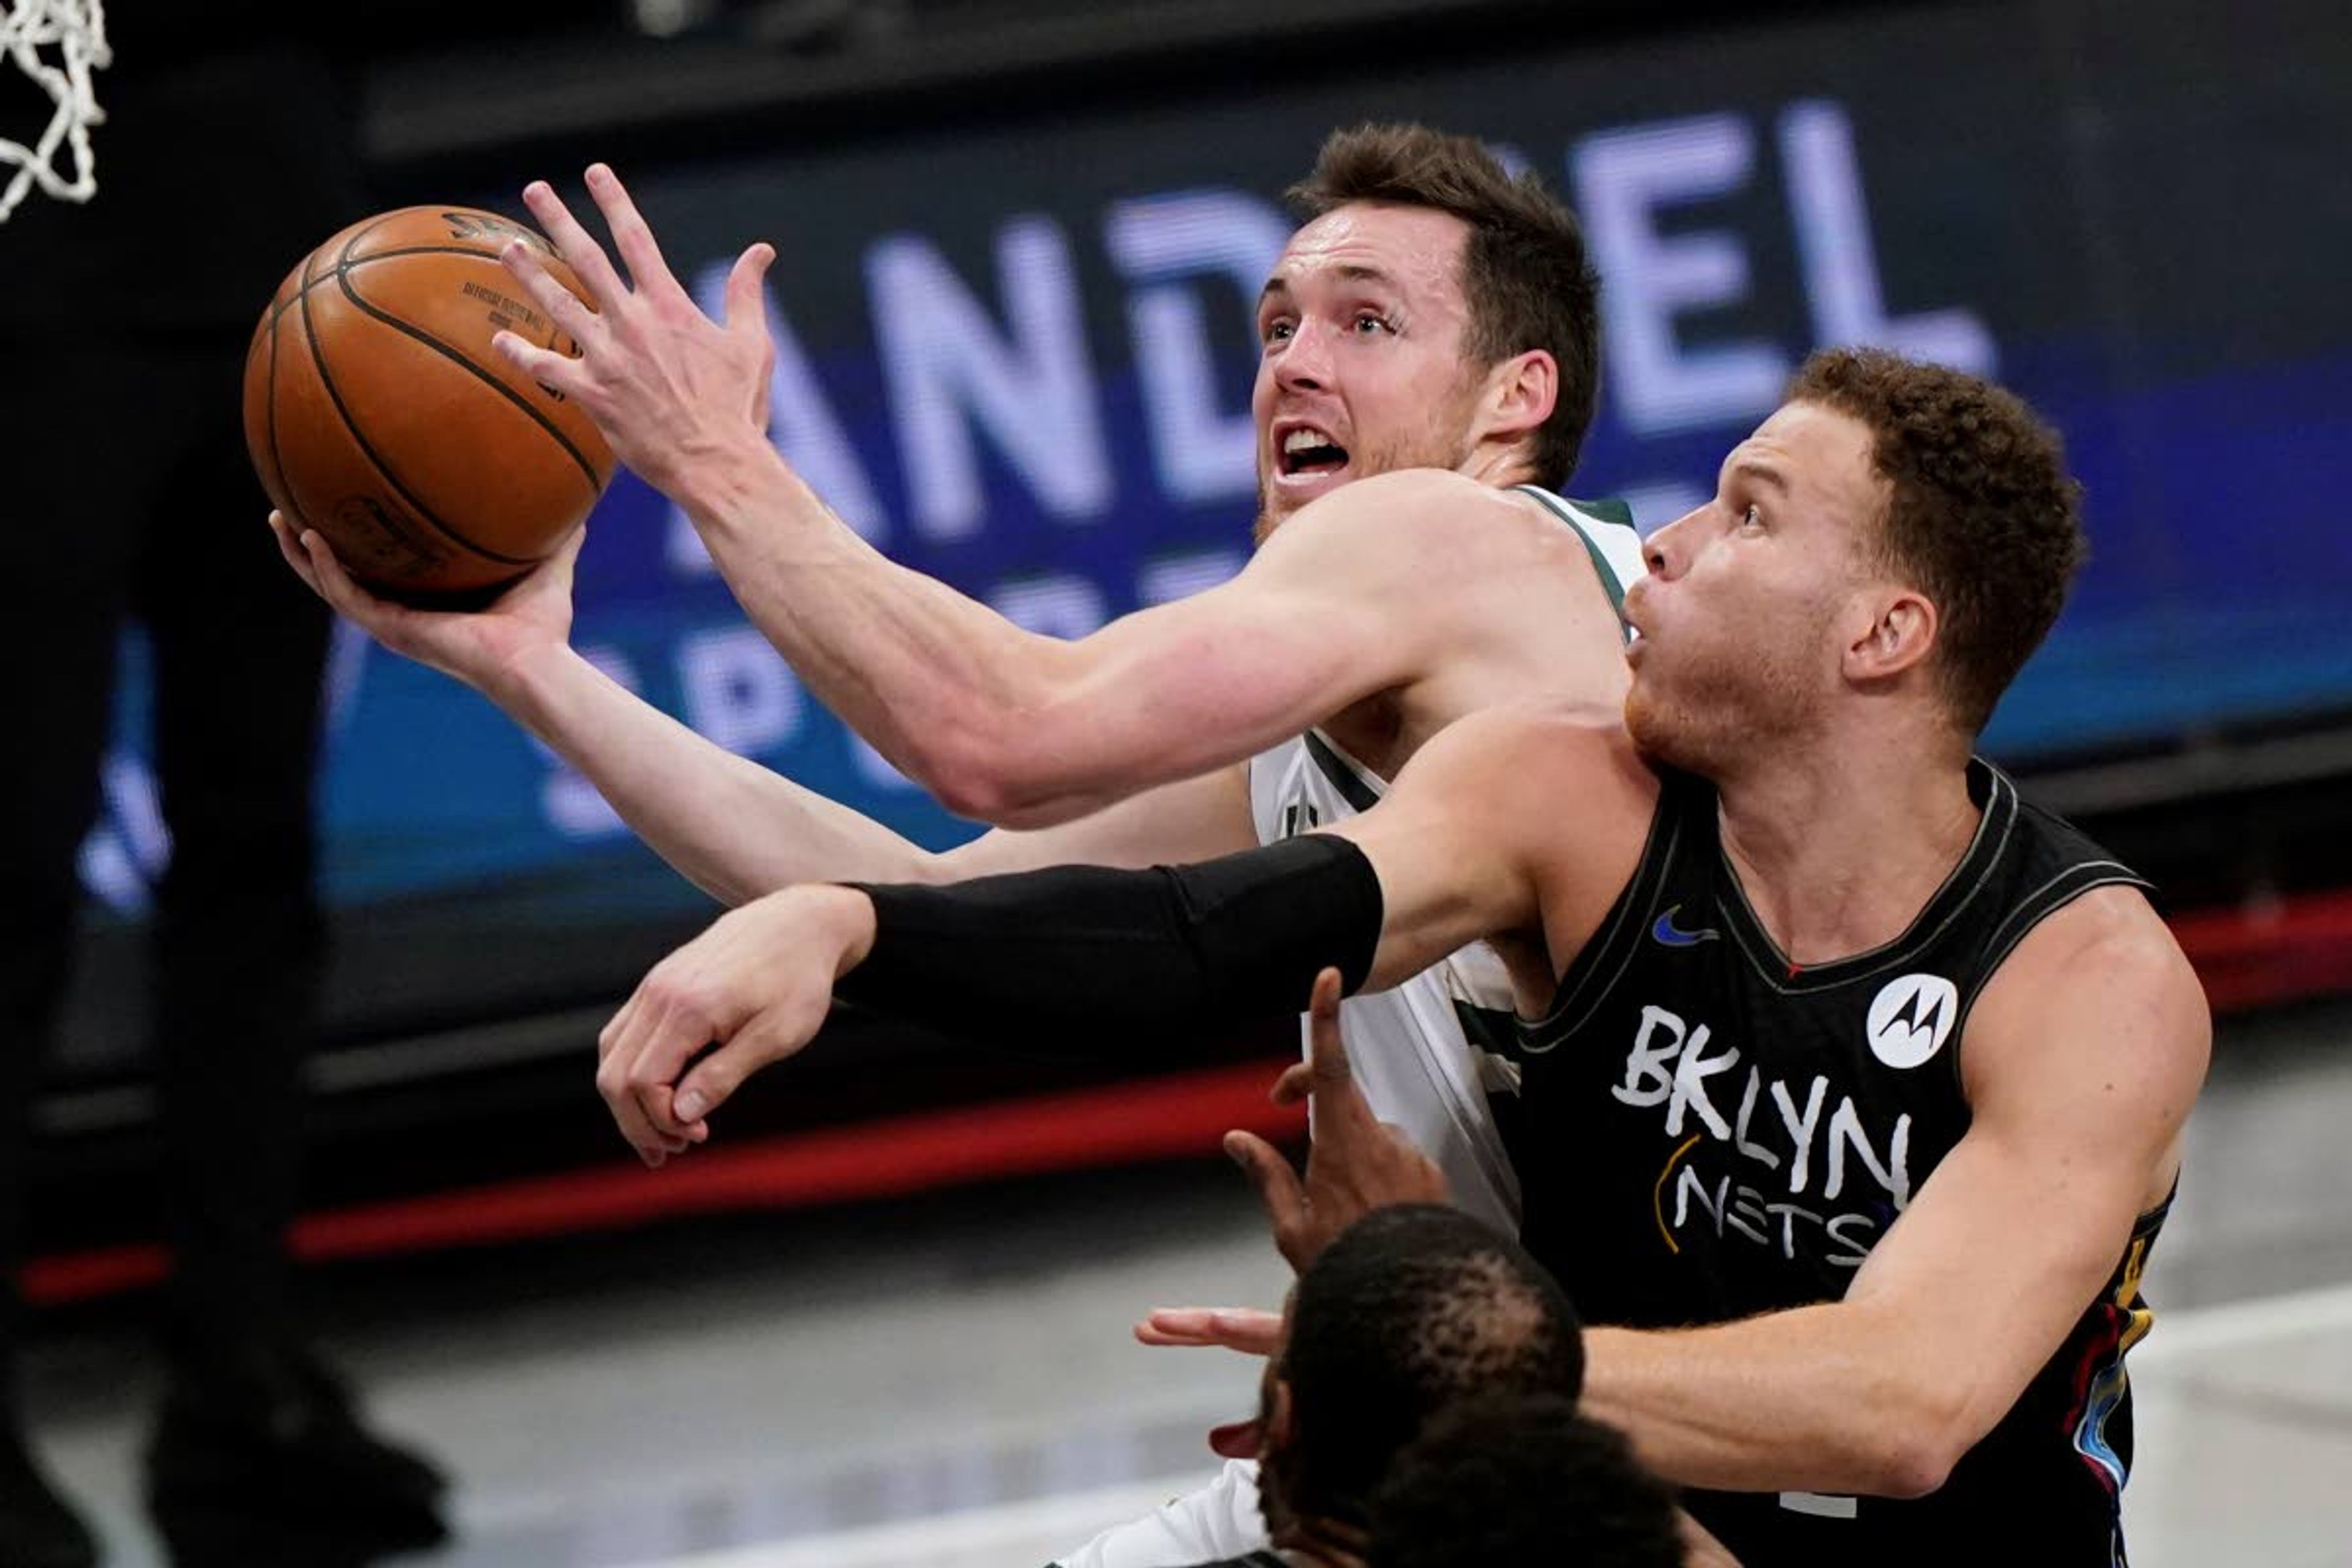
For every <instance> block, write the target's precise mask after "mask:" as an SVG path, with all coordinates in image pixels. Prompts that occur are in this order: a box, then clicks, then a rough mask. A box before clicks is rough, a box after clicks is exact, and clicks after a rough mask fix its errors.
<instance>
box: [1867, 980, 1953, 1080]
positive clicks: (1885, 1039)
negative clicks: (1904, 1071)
mask: <svg viewBox="0 0 2352 1568" xmlns="http://www.w3.org/2000/svg"><path fill="white" fill-rule="evenodd" d="M1959 1016H1960V994H1959V991H1958V988H1957V987H1955V986H1954V985H1953V984H1952V983H1951V982H1950V981H1948V980H1947V979H1945V978H1944V977H1943V976H1942V975H1940V974H1906V975H1904V976H1903V977H1902V978H1901V979H1899V980H1890V981H1888V982H1887V983H1886V984H1885V985H1884V986H1883V987H1881V988H1880V990H1879V993H1878V995H1877V997H1876V999H1875V1000H1874V1001H1873V1002H1872V1003H1871V1004H1870V1024H1869V1029H1870V1054H1871V1055H1872V1056H1874V1057H1876V1058H1878V1059H1879V1060H1880V1061H1883V1062H1885V1064H1886V1065H1887V1066H1888V1067H1891V1068H1916V1067H1917V1066H1918V1065H1919V1064H1920V1063H1921V1062H1924V1061H1926V1060H1927V1058H1929V1057H1932V1056H1934V1055H1935V1054H1936V1052H1937V1050H1939V1049H1941V1048H1942V1047H1943V1044H1944V1037H1946V1036H1947V1035H1949V1034H1950V1033H1951V1032H1952V1026H1953V1024H1954V1023H1956V1022H1958V1019H1959Z"/></svg>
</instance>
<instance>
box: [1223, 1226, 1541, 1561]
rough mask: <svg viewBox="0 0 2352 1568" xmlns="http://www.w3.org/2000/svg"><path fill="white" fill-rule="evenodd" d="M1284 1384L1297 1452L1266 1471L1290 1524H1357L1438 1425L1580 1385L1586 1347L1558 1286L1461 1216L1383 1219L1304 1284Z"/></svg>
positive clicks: (1356, 1233) (1357, 1233)
mask: <svg viewBox="0 0 2352 1568" xmlns="http://www.w3.org/2000/svg"><path fill="white" fill-rule="evenodd" d="M1277 1373H1278V1375H1279V1376H1281V1377H1282V1378H1283V1379H1284V1380H1285V1381H1286V1382H1287V1383H1288V1384H1289V1385H1290V1401H1291V1415H1292V1422H1293V1433H1292V1441H1291V1442H1289V1443H1288V1444H1286V1445H1283V1446H1282V1451H1281V1452H1279V1453H1269V1454H1268V1455H1267V1456H1266V1457H1265V1464H1266V1465H1267V1467H1268V1468H1269V1469H1270V1470H1273V1471H1274V1472H1276V1473H1275V1474H1274V1475H1273V1476H1272V1477H1271V1479H1273V1480H1274V1482H1275V1484H1276V1485H1278V1486H1279V1488H1280V1489H1281V1495H1282V1498H1283V1501H1284V1503H1285V1505H1286V1509H1287V1510H1288V1511H1289V1513H1290V1514H1292V1515H1293V1516H1294V1517H1301V1518H1314V1519H1323V1520H1329V1521H1334V1522H1337V1523H1343V1524H1351V1525H1359V1526H1360V1525H1361V1524H1362V1523H1363V1522H1364V1519H1365V1515H1366V1511H1367V1509H1368V1506H1369V1501H1370V1497H1371V1494H1372V1490H1373V1489H1374V1488H1375V1487H1376V1486H1377V1485H1378V1484H1379V1482H1380V1479H1381V1475H1382V1473H1383V1472H1385V1471H1386V1470H1387V1468H1388V1467H1389V1465H1390V1462H1391V1460H1393V1459H1394V1458H1395V1457H1396V1455H1397V1453H1398V1451H1399V1450H1400V1449H1402V1448H1403V1447H1404V1446H1405V1445H1406V1444H1407V1443H1410V1442H1411V1441H1412V1439H1413V1438H1414V1436H1417V1435H1418V1434H1419V1433H1420V1431H1421V1428H1422V1426H1423V1423H1425V1422H1426V1421H1427V1420H1428V1419H1429V1417H1430V1416H1431V1415H1434V1414H1435V1413H1436V1412H1437V1411H1439V1410H1441V1409H1443V1408H1444V1407H1445V1406H1446V1405H1451V1404H1453V1403H1454V1402H1455V1401H1456V1400H1458V1399H1461V1398H1462V1397H1464V1396H1465V1394H1474V1393H1522V1394H1538V1393H1540V1394H1558V1395H1559V1396H1561V1397H1563V1398H1566V1399H1570V1400H1572V1399H1574V1398H1575V1397H1576V1396H1577V1394H1579V1392H1580V1390H1581V1389H1582V1387H1583V1384H1584V1340H1583V1333H1582V1328H1581V1325H1580V1323H1579V1322H1578V1321H1577V1317H1576V1311H1575V1309H1574V1308H1573V1307H1571V1306H1570V1304H1569V1300H1568V1297H1567V1295H1566V1294H1565V1293H1564V1292H1563V1291H1562V1290H1561V1289H1560V1288H1559V1283H1558V1281H1556V1280H1555V1279H1552V1277H1551V1275H1550V1274H1549V1272H1548V1271H1547V1270H1546V1269H1545V1268H1543V1266H1542V1265H1541V1264H1539V1263H1538V1262H1537V1261H1536V1260H1535V1259H1534V1258H1532V1257H1530V1256H1528V1252H1527V1251H1526V1249H1525V1248H1523V1247H1520V1246H1519V1245H1518V1243H1517V1242H1516V1241H1513V1240H1511V1239H1510V1238H1508V1237H1505V1236H1503V1235H1502V1234H1501V1233H1499V1232H1498V1231H1496V1230H1495V1229H1494V1227H1493V1226H1488V1225H1486V1224H1485V1223H1484V1222H1483V1221H1480V1220H1477V1219H1474V1218H1472V1217H1471V1216H1470V1215H1466V1214H1465V1213H1463V1212H1462V1211H1460V1210H1459V1209H1454V1208H1450V1207H1444V1206H1441V1205H1423V1204H1409V1205H1396V1206H1393V1207H1390V1208H1382V1209H1375V1210H1374V1211H1372V1212H1371V1213H1370V1214H1369V1215H1365V1216H1364V1217H1363V1218H1362V1219H1360V1220H1359V1221H1357V1222H1356V1223H1355V1224H1354V1225H1352V1226H1349V1228H1348V1229H1347V1230H1345V1231H1343V1232H1342V1233H1341V1234H1340V1235H1339V1237H1338V1238H1337V1239H1336V1240H1334V1241H1333V1242H1332V1243H1331V1245H1330V1246H1329V1247H1326V1248H1325V1249H1324V1251H1323V1252H1322V1254H1321V1255H1320V1256H1319V1257H1318V1258H1316V1259H1315V1261H1314V1262H1313V1263H1312V1264H1311V1265H1310V1266H1309V1267H1308V1268H1307V1270H1306V1272H1304V1273H1303V1274H1301V1275H1300V1276H1299V1280H1298V1286H1297V1296H1296V1297H1295V1299H1294V1300H1293V1301H1292V1304H1291V1321H1290V1335H1289V1342H1288V1344H1287V1345H1286V1348H1285V1350H1284V1352H1283V1358H1282V1363H1281V1365H1280V1367H1279V1368H1278V1369H1277Z"/></svg>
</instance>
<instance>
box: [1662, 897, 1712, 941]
mask: <svg viewBox="0 0 2352 1568" xmlns="http://www.w3.org/2000/svg"><path fill="white" fill-rule="evenodd" d="M1682 912H1683V907H1682V906H1681V905H1680V904H1676V905H1675V907H1674V908H1673V909H1670V910H1667V911H1666V912H1665V913H1664V914H1662V915H1660V916H1659V917H1658V918H1657V921H1656V922H1655V923H1654V924H1653V925H1652V926H1651V927H1650V934H1651V936H1653V937H1654V938H1656V939H1657V942H1658V943H1659V945H1661V946H1664V947H1696V946H1697V945H1698V944H1699V943H1700V942H1713V941H1714V940H1715V939H1716V937H1717V936H1718V935H1720V934H1721V933H1720V932H1718V931H1716V930H1715V929H1714V928H1713V927H1712V926H1709V927H1706V928H1704V929H1702V930H1699V931H1683V930H1681V929H1679V928H1678V927H1676V926H1675V916H1676V915H1678V914H1680V913H1682Z"/></svg>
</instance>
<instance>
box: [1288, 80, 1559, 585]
mask: <svg viewBox="0 0 2352 1568" xmlns="http://www.w3.org/2000/svg"><path fill="white" fill-rule="evenodd" d="M1290 196H1291V199H1292V200H1293V202H1295V203H1296V204H1297V205H1298V206H1299V207H1300V208H1301V209H1302V210H1303V211H1305V212H1306V213H1307V215H1308V221H1307V224H1306V226H1304V227H1302V228H1300V229H1299V230H1298V232H1297V234H1295V235H1293V236H1292V237H1291V240H1290V244H1289V245H1288V247H1286V248H1285V250H1284V251H1283V254H1282V258H1281V260H1280V261H1278V262H1276V265H1275V268H1274V272H1273V275H1272V276H1271V277H1270V278H1269V279H1267V281H1266V286H1265V293H1264V295H1263V296H1262V297H1261V299H1260V300H1259V303H1258V317H1257V324H1258V340H1259V343H1260V346H1261V350H1262V353H1261V356H1260V359H1259V363H1258V371H1257V384H1256V387H1255V392H1254V393H1253V395H1252V399H1251V406H1252V409H1253V411H1254V412H1255V416H1256V420H1257V438H1258V451H1257V460H1258V525H1257V526H1258V537H1259V538H1261V539H1263V538H1264V537H1265V535H1266V534H1267V533H1268V532H1270V531H1272V530H1273V529H1274V528H1275V527H1276V526H1277V525H1278V524H1280V523H1281V522H1282V521H1284V520H1285V519H1286V518H1287V517H1289V516H1290V515H1291V514H1292V513H1293V512H1295V511H1297V510H1298V509H1299V508H1300V507H1302V506H1305V505H1306V504H1307V502H1308V501H1310V500H1314V499H1316V498H1317V497H1318V496H1321V495H1324V494H1327V493H1328V492H1329V491H1330V490H1332V489H1337V488H1338V487H1339V486H1340V485H1342V484H1345V483H1347V482H1348V481H1349V480H1350V479H1362V478H1363V477H1365V476H1366V475H1368V474H1377V473H1384V472H1387V471H1389V470H1391V469H1395V468H1454V469H1460V470H1463V471H1466V472H1470V473H1473V474H1475V475H1476V476H1477V477H1479V478H1482V479H1488V480H1490V481H1491V482H1495V483H1498V484H1507V483H1516V482H1519V481H1522V480H1532V481H1534V482H1535V483H1538V484H1541V485H1546V486H1549V487H1551V488H1554V489H1559V488H1563V487H1564V486H1565V485H1566V484H1567V481H1568V478H1569V476H1570V474H1571V473H1572V472H1574V470H1575V468H1576V459H1577V454H1578V452H1579V450H1580V447H1582V445H1583V442H1584V433H1585V430H1586V427H1587V426H1590V425H1591V422H1592V415H1593V409H1594V406H1595V402H1596V399H1597V396H1598V392H1599V385H1600V342H1599V339H1600V325H1599V318H1598V311H1597V302H1598V297H1599V292H1600V289H1599V281H1598V279H1597V278H1596V277H1595V275H1594V273H1593V271H1592V268H1591V264H1590V262H1589V261H1588V260H1587V259H1586V256H1585V249H1584V237H1583V235H1582V232H1581V231H1580V228H1579V227H1578V226H1577V222H1576V217H1575V215H1574V214H1572V213H1570V211H1569V209H1568V208H1567V207H1566V206H1565V205H1562V204H1561V203H1560V202H1559V199H1558V198H1557V197H1555V196H1553V195H1551V194H1550V193H1549V191H1547V190H1546V189H1545V188H1544V187H1543V184H1542V183H1541V182H1540V181H1538V179H1537V178H1536V177H1535V176H1534V175H1533V174H1522V175H1520V176H1518V177H1517V178H1516V179H1515V178H1513V177H1512V176H1511V175H1510V174H1507V172H1506V171H1505V170H1504V168H1503V166H1502V164H1501V163H1499V162H1497V161H1496V158H1495V156H1494V155H1493V154H1492V153H1489V152H1488V151H1487V150H1486V148H1485V147H1484V146H1482V145H1481V144H1480V143H1479V142H1476V141H1475V140H1474V139H1473V138H1470V137H1467V136H1449V135H1444V134H1442V133H1441V132H1435V131H1432V130H1429V129H1427V128H1426V127H1423V126H1418V125H1367V126H1359V127H1357V128H1355V129H1353V130H1348V131H1340V132H1334V133H1333V134H1332V135H1331V137H1330V138H1329V139H1328V141H1326V142H1324V144H1323V149H1322V153H1321V154H1320V156H1319V157H1318V159H1317V160H1316V164H1315V171H1314V173H1313V174H1310V175H1308V176H1307V178H1306V179H1305V180H1302V181H1301V182H1299V183H1298V184H1297V185H1295V186H1293V187H1292V189H1291V192H1290Z"/></svg>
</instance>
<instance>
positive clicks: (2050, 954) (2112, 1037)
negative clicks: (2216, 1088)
mask: <svg viewBox="0 0 2352 1568" xmlns="http://www.w3.org/2000/svg"><path fill="white" fill-rule="evenodd" d="M1979 1024H1981V1025H1983V1026H1985V1027H1982V1028H1979ZM2053 1029H2054V1030H2056V1031H2057V1032H2059V1033H2060V1034H2063V1035H2065V1036H2067V1037H2070V1038H2072V1039H2073V1040H2074V1047H2072V1048H2074V1049H2083V1048H2086V1047H2101V1048H2102V1049H2104V1050H2112V1051H2116V1052H2121V1053H2123V1054H2125V1055H2126V1056H2127V1057H2128V1058H2130V1059H2131V1060H2132V1061H2133V1063H2134V1064H2135V1067H2136V1069H2137V1071H2139V1072H2142V1073H2146V1072H2148V1071H2150V1070H2151V1069H2152V1068H2153V1070H2156V1071H2162V1070H2163V1069H2161V1068H2154V1063H2155V1062H2158V1061H2161V1062H2167V1063H2169V1064H2171V1065H2172V1067H2174V1068H2177V1069H2178V1070H2179V1073H2180V1074H2182V1075H2184V1076H2188V1077H2201V1075H2202V1074H2203V1071H2204V1067H2205V1063H2206V1060H2207V1058H2208V1057H2209V1055H2210V1050H2211V1046H2212V1009H2211V1007H2210V1004H2209V1003H2208V1001H2207V999H2206V995H2205V987H2204V984H2203V983H2202V982H2201V981H2200V979H2199V978H2198V975H2197V971H2196V969H2195V967H2194V966H2193V965H2192V964H2191V963H2189V955H2188V953H2187V952H2184V951H2183V950H2182V948H2181V945H2180V942H2179V939H2178V938H2177V937H2176V936H2175V935H2174V934H2173V931H2172V928H2171V927H2170V926H2169V925H2168V923H2166V921H2165V920H2164V917H2163V916H2162V915H2161V914H2160V913H2158V910H2157V908H2156V906H2155V905H2154V904H2153V903H2151V902H2150V901H2149V900H2148V898H2147V894H2146V893H2145V892H2143V891H2142V890H2141V889H2138V888H2137V887H2133V886H2130V885H2126V884H2120V883H2119V884H2113V885H2109V886H2105V887H2099V888H2094V889H2090V890H2089V891H2087V892H2084V893H2083V894H2081V895H2079V896H2078V897H2076V898H2074V899H2072V900H2068V901H2067V902H2066V903H2064V904H2063V905H2062V906H2060V907H2059V908H2057V909H2055V910H2052V911H2051V912H2050V913H2049V914H2047V915H2045V916H2043V917H2042V919H2041V920H2039V921H2036V922H2035V923H2034V925H2033V927H2032V930H2030V931H2027V932H2026V933H2025V935H2024V936H2023V937H2022V938H2021V939H2020V941H2019V942H2018V943H2017V945H2016V947H2015V948H2013V949H2012V950H2011V952H2009V953H2008V954H2007V955H2006V956H2004V957H2003V958H2002V959H2001V960H2000V964H1999V967H1998V968H1997V969H1995V970H1994V972H1993V973H1992V975H1991V977H1990V980H1989V981H1988V982H1987V983H1986V984H1985V988H1984V992H1983V994H1982V996H1981V998H1980V1000H1979V1003H1978V1005H1977V1006H1976V1008H1975V1009H1974V1010H1973V1012H1972V1014H1971V1023H1970V1028H1969V1032H1970V1035H1971V1037H1972V1042H1973V1040H1974V1037H1977V1036H1979V1035H1985V1034H1992V1035H1998V1036H2000V1037H2011V1038H2013V1040H2014V1041H2015V1043H2016V1047H2017V1049H2018V1051H2019V1052H2021V1054H2022V1055H2023V1056H2024V1057H2027V1058H2037V1057H2040V1056H2041V1055H2042V1052H2044V1051H2045V1050H2046V1049H2047V1048H2048V1046H2049V1043H2050V1036H2051V1032H2052V1031H2053ZM1969 1049H1970V1051H1971V1053H1972V1055H1974V1056H1975V1057H1976V1058H1978V1059H1979V1061H1980V1060H1981V1059H1982V1058H1983V1055H1984V1052H1983V1050H1982V1049H1980V1048H1979V1045H1978V1044H1976V1043H1971V1045H1970V1047H1969ZM2151 1053H2153V1057H2152V1056H2151Z"/></svg>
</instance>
